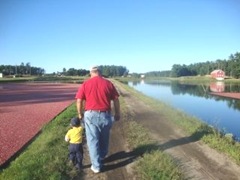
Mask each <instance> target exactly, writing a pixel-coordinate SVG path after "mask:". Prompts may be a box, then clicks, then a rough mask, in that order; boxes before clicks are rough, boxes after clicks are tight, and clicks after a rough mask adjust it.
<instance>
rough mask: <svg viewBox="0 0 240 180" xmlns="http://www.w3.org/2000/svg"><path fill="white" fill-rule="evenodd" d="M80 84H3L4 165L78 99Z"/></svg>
mask: <svg viewBox="0 0 240 180" xmlns="http://www.w3.org/2000/svg"><path fill="white" fill-rule="evenodd" d="M78 87H79V84H66V83H3V84H0V166H2V165H4V164H5V163H7V162H8V161H9V160H10V159H11V158H12V157H14V155H16V154H17V152H18V151H20V150H21V149H22V148H23V147H24V146H25V145H27V144H28V142H30V141H31V140H32V139H33V138H34V137H35V136H36V135H37V134H38V133H39V132H40V130H41V128H42V127H43V126H44V125H45V124H47V123H48V122H50V121H51V120H52V119H53V118H54V117H56V116H57V115H58V114H59V113H61V112H62V111H63V110H64V109H65V108H67V107H68V106H69V105H71V104H72V103H73V102H74V101H75V93H76V92H77V89H78Z"/></svg>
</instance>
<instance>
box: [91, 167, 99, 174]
mask: <svg viewBox="0 0 240 180" xmlns="http://www.w3.org/2000/svg"><path fill="white" fill-rule="evenodd" d="M91 170H92V171H93V172H94V173H95V174H96V173H100V170H99V169H95V168H94V167H93V166H91Z"/></svg>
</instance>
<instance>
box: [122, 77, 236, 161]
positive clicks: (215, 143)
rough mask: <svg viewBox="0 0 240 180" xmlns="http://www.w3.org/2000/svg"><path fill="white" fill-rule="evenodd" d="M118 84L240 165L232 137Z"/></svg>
mask: <svg viewBox="0 0 240 180" xmlns="http://www.w3.org/2000/svg"><path fill="white" fill-rule="evenodd" d="M118 83H119V85H120V86H123V87H124V89H126V90H127V91H128V92H130V93H131V94H133V95H135V96H136V97H137V98H139V99H141V100H142V101H143V102H145V103H146V104H148V105H149V106H151V107H152V108H153V109H155V110H156V111H158V112H160V113H161V114H162V116H163V117H164V118H165V119H167V120H169V121H172V122H174V123H175V124H177V125H178V126H179V127H180V128H181V129H183V130H184V132H186V135H188V136H189V137H190V138H193V139H196V140H201V141H202V142H204V143H206V144H207V145H209V146H210V147H212V148H214V149H216V150H218V151H219V152H222V153H224V154H226V155H228V156H229V157H230V158H231V159H232V160H233V161H235V162H236V163H237V164H238V165H240V153H239V152H240V143H239V142H237V141H234V140H233V138H232V137H231V136H228V135H225V134H224V133H223V132H222V131H218V130H217V128H215V127H210V126H208V125H207V124H204V123H203V122H202V121H201V120H199V119H197V118H195V117H192V116H189V115H187V114H186V113H184V112H182V111H180V110H177V109H174V108H172V107H171V106H169V105H167V104H165V103H163V102H161V101H158V100H155V99H153V98H151V97H148V96H146V95H144V94H143V93H141V92H138V91H136V90H135V89H134V88H132V87H129V86H128V85H126V84H125V83H124V84H123V83H120V82H118Z"/></svg>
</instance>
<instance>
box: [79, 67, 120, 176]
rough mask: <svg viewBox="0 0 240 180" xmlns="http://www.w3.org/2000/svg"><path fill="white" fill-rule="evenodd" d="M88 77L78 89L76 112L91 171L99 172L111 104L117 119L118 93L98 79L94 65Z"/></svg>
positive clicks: (98, 75) (107, 134) (109, 124)
mask: <svg viewBox="0 0 240 180" xmlns="http://www.w3.org/2000/svg"><path fill="white" fill-rule="evenodd" d="M90 75H91V78H90V79H88V80H87V81H85V82H84V83H83V84H82V85H81V86H80V88H79V90H78V92H77V94H76V99H77V103H76V105H77V111H78V116H79V118H80V119H82V118H83V115H82V112H83V110H85V112H84V124H85V130H86V138H87V145H88V149H89V155H90V159H91V163H92V166H91V170H92V171H93V172H94V173H99V172H100V171H101V168H102V160H103V159H104V157H105V156H106V155H107V153H108V145H109V135H110V129H111V127H112V119H111V117H112V115H111V101H113V105H114V119H115V121H118V120H119V119H120V104H119V99H118V97H119V94H118V92H117V90H116V88H115V87H114V85H113V84H112V83H111V82H110V81H109V80H107V79H105V78H103V77H102V76H101V72H100V70H99V68H98V66H94V67H92V68H91V69H90Z"/></svg>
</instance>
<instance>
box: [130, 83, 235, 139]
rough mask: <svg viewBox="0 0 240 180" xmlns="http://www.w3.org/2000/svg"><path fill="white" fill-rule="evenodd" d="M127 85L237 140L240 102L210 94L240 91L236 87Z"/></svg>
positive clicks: (233, 85) (211, 85)
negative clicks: (231, 135) (234, 136)
mask: <svg viewBox="0 0 240 180" xmlns="http://www.w3.org/2000/svg"><path fill="white" fill-rule="evenodd" d="M129 85H130V86H133V87H134V88H135V89H137V90H139V91H141V92H142V93H144V94H146V95H148V96H150V97H153V98H156V99H159V100H161V101H163V102H165V103H167V104H170V105H171V106H173V107H175V108H177V109H180V110H183V111H184V112H186V113H188V114H190V115H193V116H195V117H197V118H199V119H201V120H203V121H205V122H207V123H208V124H210V125H214V126H216V127H218V128H220V129H221V130H224V131H225V132H231V133H233V134H234V135H236V136H237V137H238V138H240V121H239V117H240V100H238V99H232V98H225V97H221V96H216V95H214V96H213V95H211V94H210V93H211V92H217V93H222V92H240V85H239V84H229V83H224V82H214V83H209V84H184V83H179V82H175V81H146V80H145V81H143V80H141V81H138V82H137V81H135V82H129Z"/></svg>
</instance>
